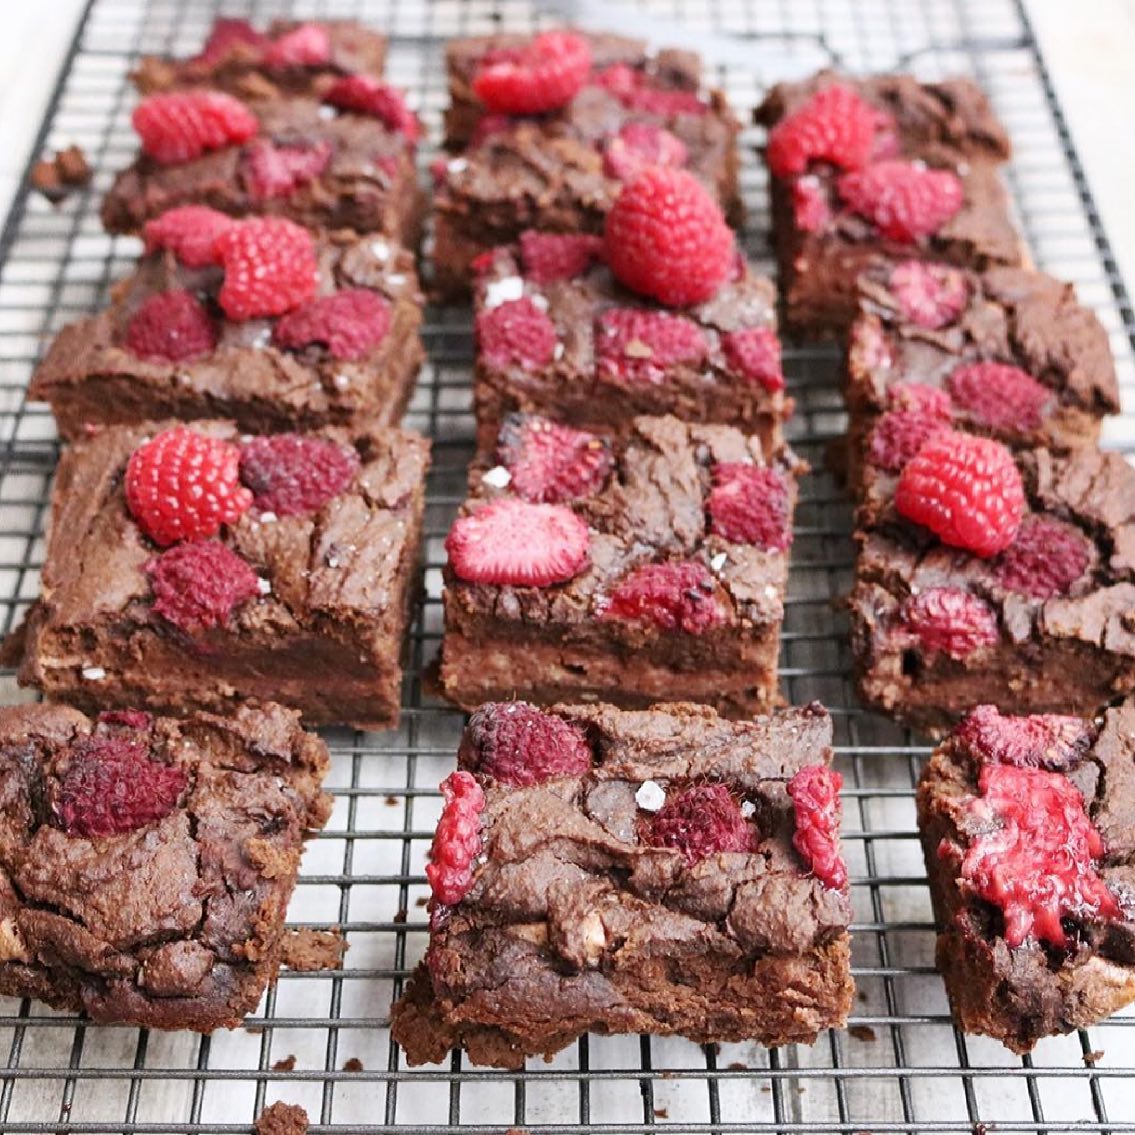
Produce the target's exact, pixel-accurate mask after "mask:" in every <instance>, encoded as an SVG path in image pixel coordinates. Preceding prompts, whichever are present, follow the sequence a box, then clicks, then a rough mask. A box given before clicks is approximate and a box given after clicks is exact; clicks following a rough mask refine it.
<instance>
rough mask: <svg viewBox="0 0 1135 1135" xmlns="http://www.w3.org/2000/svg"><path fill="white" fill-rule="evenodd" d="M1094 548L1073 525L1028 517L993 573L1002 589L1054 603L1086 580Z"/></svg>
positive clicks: (1037, 517) (1049, 519) (999, 558)
mask: <svg viewBox="0 0 1135 1135" xmlns="http://www.w3.org/2000/svg"><path fill="white" fill-rule="evenodd" d="M1091 553H1092V546H1091V544H1090V543H1089V541H1088V539H1087V537H1086V536H1085V535H1084V534H1083V533H1082V532H1081V531H1080V530H1079V529H1078V528H1075V527H1073V526H1072V525H1071V524H1065V523H1064V522H1063V521H1060V520H1053V519H1051V518H1049V517H1042V516H1028V517H1026V518H1025V519H1024V520H1023V521H1022V523H1021V527H1020V529H1019V530H1018V532H1017V536H1016V539H1014V540H1013V542H1012V543H1011V544H1010V545H1009V546H1008V547H1007V548H1006V549H1005V551H1003V552H1002V553H1001V555H1000V556H999V557H998V559H997V563H996V565H995V567H994V571H995V572H996V574H997V580H998V582H999V583H1000V584H1001V586H1002V587H1004V588H1006V589H1007V590H1009V591H1017V592H1020V593H1021V594H1022V595H1030V596H1032V597H1033V598H1034V599H1051V598H1052V597H1053V596H1054V595H1067V594H1068V592H1069V591H1070V590H1071V588H1072V584H1074V583H1075V582H1076V581H1077V580H1079V579H1082V578H1083V577H1084V573H1085V572H1086V571H1087V570H1088V565H1089V564H1090V563H1091Z"/></svg>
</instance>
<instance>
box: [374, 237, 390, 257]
mask: <svg viewBox="0 0 1135 1135" xmlns="http://www.w3.org/2000/svg"><path fill="white" fill-rule="evenodd" d="M370 251H371V255H372V256H373V257H374V258H375V260H388V259H389V258H390V245H388V244H387V243H386V241H384V240H372V241H371V242H370Z"/></svg>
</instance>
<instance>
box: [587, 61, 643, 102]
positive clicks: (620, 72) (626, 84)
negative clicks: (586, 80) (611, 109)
mask: <svg viewBox="0 0 1135 1135" xmlns="http://www.w3.org/2000/svg"><path fill="white" fill-rule="evenodd" d="M642 79H643V76H642V73H641V72H640V71H636V70H635V69H634V68H633V67H632V66H631V65H630V64H629V63H613V64H612V65H611V66H610V67H604V68H603V69H602V70H601V71H596V72H594V74H593V75H592V77H591V81H592V82H593V83H594V84H595V86H597V87H601V88H602V89H603V90H605V91H608V92H609V93H610V94H612V95H614V96H615V98H617V99H618V100H619V101H620V102H624V103H625V102H626V100H627V99H629V98H630V97H631V95H632V94H634V92H635V91H637V90H638V89H639V87H640V86H642Z"/></svg>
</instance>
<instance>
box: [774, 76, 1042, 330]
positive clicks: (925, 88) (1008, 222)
mask: <svg viewBox="0 0 1135 1135" xmlns="http://www.w3.org/2000/svg"><path fill="white" fill-rule="evenodd" d="M756 120H757V121H758V122H759V123H761V124H762V125H764V126H767V127H769V128H770V130H769V135H768V143H767V146H766V150H765V159H766V162H767V163H768V167H769V175H770V176H769V186H770V194H771V206H772V215H773V240H774V244H775V246H776V255H777V261H778V264H779V268H780V288H781V292H782V295H783V297H784V306H785V320H786V323H787V325H788V327H789V329H790V330H791V331H793V332H794V333H796V334H799V335H804V336H809V335H823V334H831V333H839V332H842V331H843V330H845V329H846V327H847V326H848V325H849V324H850V323H851V321H852V319H853V318H854V316H855V310H856V279H857V277H858V276H859V274H860V273H861V272H863V271H864V270H866V269H868V268H870V267H872V266H876V265H879V264H887V263H889V262H891V261H894V260H909V259H911V258H912V257H913V258H916V259H919V260H928V261H938V262H945V263H950V264H956V265H959V266H962V267H967V268H972V269H976V270H980V269H984V268H987V267H993V266H996V265H1010V266H1016V265H1020V264H1021V263H1022V261H1023V259H1024V250H1023V247H1022V244H1021V240H1020V237H1019V235H1018V233H1017V230H1016V227H1015V225H1014V224H1013V219H1012V216H1011V214H1010V208H1009V203H1008V198H1007V196H1006V193H1005V189H1004V186H1003V185H1002V183H1001V179H1000V175H999V173H998V167H999V166H1000V165H1001V164H1002V163H1003V162H1004V161H1005V160H1006V159H1007V158H1008V156H1009V141H1008V138H1007V137H1006V135H1005V132H1004V130H1003V129H1002V127H1001V125H1000V124H999V123H998V122H997V120H996V118H995V117H994V116H993V112H992V110H991V109H990V107H989V103H988V102H987V100H986V98H985V96H984V95H983V94H982V93H981V91H979V90H978V88H977V87H976V86H974V84H973V83H971V82H970V81H969V80H966V79H952V80H947V81H946V82H942V83H920V82H918V81H917V80H916V79H914V78H912V77H911V76H909V75H876V76H873V77H870V78H865V79H851V78H848V77H845V76H840V75H836V74H834V73H832V72H830V71H824V72H821V73H820V74H818V75H816V76H813V77H812V78H811V79H808V80H805V81H803V82H793V83H778V84H777V85H776V86H775V87H773V88H772V90H771V91H770V92H769V94H768V96H767V97H766V98H765V100H764V102H763V103H762V104H761V105H760V106H759V107H758V108H757V111H756Z"/></svg>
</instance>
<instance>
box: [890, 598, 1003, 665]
mask: <svg viewBox="0 0 1135 1135" xmlns="http://www.w3.org/2000/svg"><path fill="white" fill-rule="evenodd" d="M899 617H900V619H901V621H902V624H903V626H904V628H905V629H906V630H907V631H909V632H910V633H911V634H912V635H914V637H915V639H916V640H917V641H918V644H919V645H920V646H921V647H922V648H923V649H924V650H930V651H940V652H941V653H943V654H945V655H948V656H949V657H950V658H953V659H954V660H955V661H956V662H961V661H962V660H963V659H965V658H968V657H969V656H970V655H971V654H973V652H974V651H975V650H980V649H981V648H982V647H983V646H992V645H993V644H994V643H995V642H997V640H998V638H999V637H1000V635H999V632H998V629H997V616H996V615H995V614H994V613H993V609H992V608H991V607H990V606H989V604H988V603H986V602H985V601H984V600H983V599H979V598H978V597H977V596H976V595H971V594H970V593H969V592H968V591H962V590H961V589H960V588H957V587H929V588H927V589H926V590H925V591H920V592H919V593H918V594H917V595H912V596H911V597H910V598H909V599H908V600H907V601H906V602H905V603H904V604H903V606H902V611H901V614H900V616H899Z"/></svg>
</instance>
